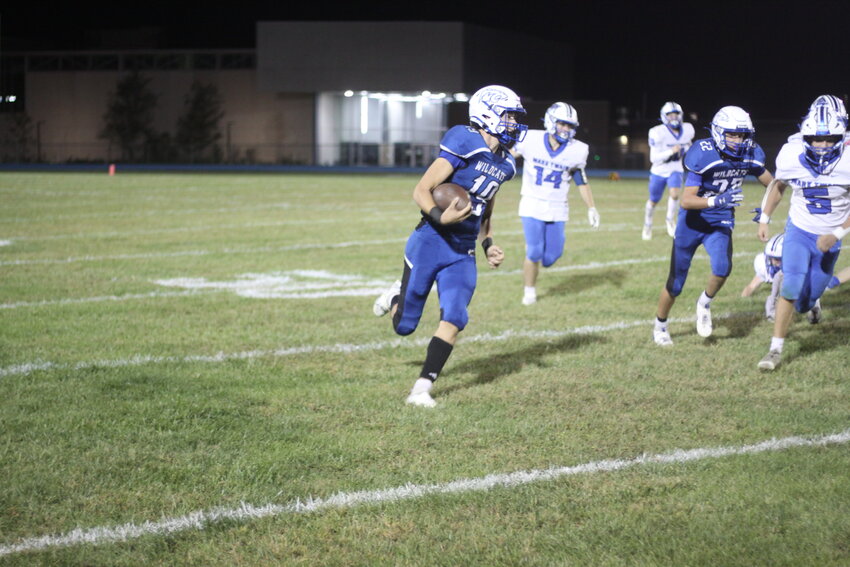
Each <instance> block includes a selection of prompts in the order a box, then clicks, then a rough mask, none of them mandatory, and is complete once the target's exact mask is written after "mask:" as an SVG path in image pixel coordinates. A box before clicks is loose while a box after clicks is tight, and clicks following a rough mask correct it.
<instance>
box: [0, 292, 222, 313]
mask: <svg viewBox="0 0 850 567" xmlns="http://www.w3.org/2000/svg"><path fill="white" fill-rule="evenodd" d="M216 291H218V290H206V289H205V290H188V291H152V292H150V293H128V294H127V295H101V296H98V297H77V298H66V299H44V300H41V301H17V302H15V303H0V309H17V308H19V307H46V306H49V305H74V304H77V303H97V302H99V301H127V300H129V299H151V298H157V297H182V296H186V295H198V294H201V293H212V292H216Z"/></svg>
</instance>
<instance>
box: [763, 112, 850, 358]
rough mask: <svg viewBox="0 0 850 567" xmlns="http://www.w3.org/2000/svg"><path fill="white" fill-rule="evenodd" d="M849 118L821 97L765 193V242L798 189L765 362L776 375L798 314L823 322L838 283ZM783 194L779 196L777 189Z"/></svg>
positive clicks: (848, 215) (782, 154)
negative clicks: (823, 303)
mask: <svg viewBox="0 0 850 567" xmlns="http://www.w3.org/2000/svg"><path fill="white" fill-rule="evenodd" d="M846 130H847V115H846V113H845V114H844V115H843V116H842V115H841V113H840V112H839V111H837V109H836V107H835V105H833V104H830V103H829V100H828V99H826V98H825V97H818V99H817V100H816V101H815V102H814V103H813V104H812V106H811V107H810V109H809V113H808V115H807V116H806V118H805V119H804V120H803V123H802V124H801V125H800V134H801V136H800V137H794V136H792V137H791V138H789V140H788V142H787V143H786V144H785V145H783V146H782V149H781V150H780V151H779V155H778V156H777V157H776V179H777V181H776V183H774V184H773V185H772V187H770V188H768V189H767V190H766V191H765V195H764V199H763V200H762V207H761V208H762V211H763V212H762V213H761V215H760V217H759V238H761V240H762V241H765V240H767V237H768V234H769V230H768V224H767V223H768V222H770V215H771V214H772V213H773V211H774V210H775V209H776V207H777V205H778V204H779V201H780V200H781V198H782V195H783V194H784V192H785V189H786V188H787V187H790V188H791V190H792V193H791V203H790V208H789V212H788V221H787V223H786V228H785V242H784V244H783V250H782V272H783V282H782V290H781V296H780V297H779V299H778V300H777V305H776V321H775V322H774V328H773V338H772V339H771V343H770V350H769V351H768V353H767V355H766V356H765V357H764V358H763V359H762V360H761V361H760V362H759V364H758V367H759V368H761V369H763V370H773V369H775V368H776V367H777V366H778V365H779V362H780V359H781V355H782V348H783V346H784V342H785V337H786V336H787V334H788V329H789V327H790V325H791V318H792V316H793V315H794V310H795V309H796V310H797V311H798V312H799V313H806V312H808V313H809V322H811V323H817V322H819V321H820V316H821V313H820V301H819V299H820V297H821V295H822V294H823V292H824V290H826V288H827V286H828V285H829V283H830V281H831V279H832V273H833V270H834V268H835V262H836V260H838V255H839V253H840V252H841V242H840V240H841V238H843V237H844V236H845V235H846V234H847V232H848V226H850V158H848V157H847V156H846V154H844V139H845V134H846ZM774 188H775V189H777V191H774V190H773V189H774Z"/></svg>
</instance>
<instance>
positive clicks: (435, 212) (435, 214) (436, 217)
mask: <svg viewBox="0 0 850 567" xmlns="http://www.w3.org/2000/svg"><path fill="white" fill-rule="evenodd" d="M428 216H429V217H431V219H432V220H433V221H434V222H436V223H437V224H443V221H442V220H441V219H442V218H443V211H441V210H440V207H433V208H432V209H431V210H430V211H428Z"/></svg>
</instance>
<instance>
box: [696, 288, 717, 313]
mask: <svg viewBox="0 0 850 567" xmlns="http://www.w3.org/2000/svg"><path fill="white" fill-rule="evenodd" d="M712 299H714V298H713V297H709V296H708V294H706V293H705V291H704V290H703V292H702V295H700V296H699V299H698V300H697V303H699V304H700V305H702V306H703V307H705V308H706V309H708V308H709V307H711V300H712Z"/></svg>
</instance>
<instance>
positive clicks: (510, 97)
mask: <svg viewBox="0 0 850 567" xmlns="http://www.w3.org/2000/svg"><path fill="white" fill-rule="evenodd" d="M509 112H511V113H514V114H515V115H519V114H522V115H524V114H525V109H524V108H523V107H522V103H521V102H520V100H519V97H518V96H517V94H516V93H515V92H514V91H512V90H511V89H509V88H507V87H503V86H501V85H490V86H487V87H483V88H481V89H478V90H477V91H475V94H473V95H472V97H471V98H470V99H469V121H470V122H471V123H473V124H476V125H477V126H480V127H481V128H483V129H484V131H485V132H487V133H488V134H491V135H493V136H495V137H496V138H498V140H499V142H501V143H502V144H504V145H506V146H510V145H512V144H514V143H515V142H521V141H522V140H523V139H524V138H525V133H526V131H527V130H528V126H527V125H525V124H519V123H518V122H509V121H508V116H507V115H508V113H509Z"/></svg>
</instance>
